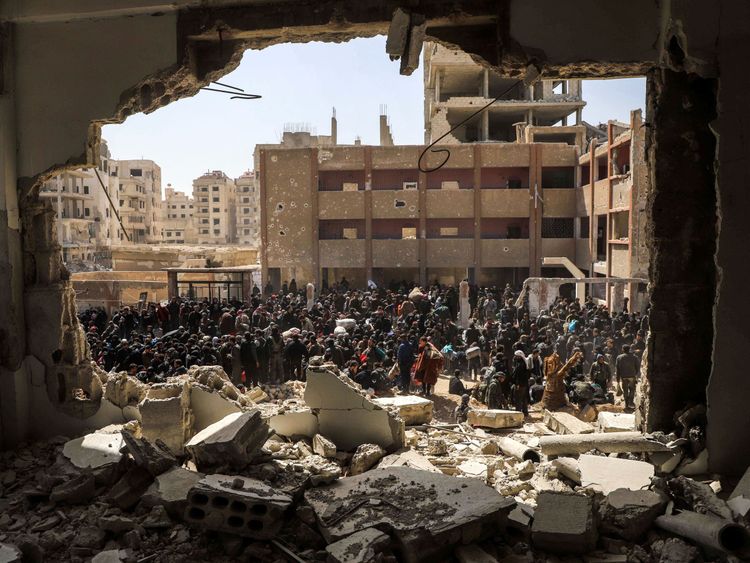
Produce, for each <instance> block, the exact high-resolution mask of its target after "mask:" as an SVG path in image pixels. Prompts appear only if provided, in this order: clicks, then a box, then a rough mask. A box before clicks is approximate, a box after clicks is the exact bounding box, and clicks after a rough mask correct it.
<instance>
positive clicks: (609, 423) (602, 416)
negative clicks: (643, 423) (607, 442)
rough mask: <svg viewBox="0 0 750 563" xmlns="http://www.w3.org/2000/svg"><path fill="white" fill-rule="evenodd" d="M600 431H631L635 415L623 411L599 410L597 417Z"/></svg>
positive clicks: (633, 428) (633, 426) (633, 427)
mask: <svg viewBox="0 0 750 563" xmlns="http://www.w3.org/2000/svg"><path fill="white" fill-rule="evenodd" d="M597 422H598V423H599V431H600V432H632V431H634V430H635V415H634V414H629V413H625V412H600V413H599V417H598V418H597Z"/></svg>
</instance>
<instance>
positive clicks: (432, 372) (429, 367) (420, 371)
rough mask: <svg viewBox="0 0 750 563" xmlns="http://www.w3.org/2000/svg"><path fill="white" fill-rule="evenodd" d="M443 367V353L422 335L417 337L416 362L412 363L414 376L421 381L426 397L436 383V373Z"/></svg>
mask: <svg viewBox="0 0 750 563" xmlns="http://www.w3.org/2000/svg"><path fill="white" fill-rule="evenodd" d="M442 369H443V355H442V354H441V353H440V350H438V349H437V348H436V347H435V345H434V344H433V343H432V342H428V340H427V338H425V337H424V336H423V337H422V338H420V339H419V350H418V352H417V362H416V364H414V377H415V379H416V380H417V381H418V382H421V383H422V393H423V394H424V396H425V397H428V396H429V395H430V393H431V392H432V387H433V386H434V385H435V384H436V383H437V379H438V375H439V374H440V371H441V370H442Z"/></svg>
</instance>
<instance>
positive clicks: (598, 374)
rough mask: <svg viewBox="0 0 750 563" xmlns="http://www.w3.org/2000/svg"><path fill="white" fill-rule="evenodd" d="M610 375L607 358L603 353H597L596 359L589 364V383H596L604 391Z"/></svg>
mask: <svg viewBox="0 0 750 563" xmlns="http://www.w3.org/2000/svg"><path fill="white" fill-rule="evenodd" d="M611 377H612V373H611V372H610V370H609V364H608V363H607V358H605V357H604V354H597V356H596V361H595V362H594V363H593V364H591V369H590V370H589V379H590V380H591V383H596V384H597V385H598V386H599V387H601V388H602V391H604V392H605V393H606V392H607V387H608V386H609V380H610V378H611Z"/></svg>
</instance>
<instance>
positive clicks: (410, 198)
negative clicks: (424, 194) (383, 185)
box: [372, 190, 419, 219]
mask: <svg viewBox="0 0 750 563" xmlns="http://www.w3.org/2000/svg"><path fill="white" fill-rule="evenodd" d="M372 217H373V219H416V218H418V217H419V192H418V191H417V190H375V191H373V192H372Z"/></svg>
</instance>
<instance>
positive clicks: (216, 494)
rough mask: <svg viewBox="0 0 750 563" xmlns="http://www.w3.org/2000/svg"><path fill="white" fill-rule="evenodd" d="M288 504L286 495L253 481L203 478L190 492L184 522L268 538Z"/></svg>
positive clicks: (279, 523) (215, 477)
mask: <svg viewBox="0 0 750 563" xmlns="http://www.w3.org/2000/svg"><path fill="white" fill-rule="evenodd" d="M291 504H292V498H291V497H290V496H288V495H285V494H282V493H280V492H278V491H277V490H275V489H273V488H272V487H269V486H268V485H266V484H265V483H264V482H262V481H258V480H257V479H251V478H249V477H236V476H230V475H221V474H214V475H207V476H206V477H204V478H203V479H201V480H200V482H199V483H198V484H197V485H196V486H195V487H193V488H192V490H191V491H190V495H189V497H188V507H187V508H186V510H185V520H187V521H188V522H190V523H191V524H194V525H197V526H200V527H203V528H206V529H208V530H214V531H218V532H228V533H230V534H237V535H240V536H247V537H252V538H256V539H271V538H273V537H275V536H276V534H277V533H278V532H279V530H280V529H281V526H282V524H283V518H282V517H283V515H284V512H286V510H287V509H288V508H289V507H290V506H291Z"/></svg>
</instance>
